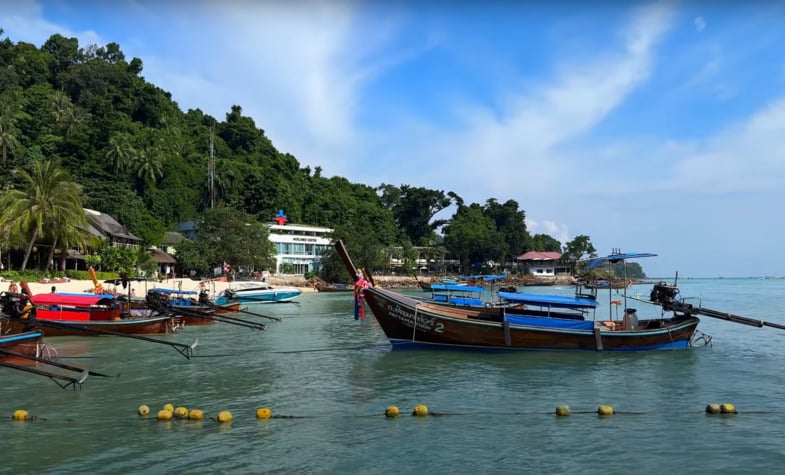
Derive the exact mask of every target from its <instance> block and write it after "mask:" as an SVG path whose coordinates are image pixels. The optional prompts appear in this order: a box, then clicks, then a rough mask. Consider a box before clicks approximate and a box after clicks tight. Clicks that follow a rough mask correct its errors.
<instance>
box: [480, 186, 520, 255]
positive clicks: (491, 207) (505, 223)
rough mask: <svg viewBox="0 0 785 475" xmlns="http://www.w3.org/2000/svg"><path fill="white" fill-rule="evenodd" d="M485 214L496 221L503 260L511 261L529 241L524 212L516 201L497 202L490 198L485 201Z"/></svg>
mask: <svg viewBox="0 0 785 475" xmlns="http://www.w3.org/2000/svg"><path fill="white" fill-rule="evenodd" d="M485 214H486V215H487V216H489V217H490V218H491V219H493V221H494V223H496V229H497V230H498V231H499V234H501V236H502V240H503V241H504V244H505V246H504V256H503V262H505V263H506V262H512V259H514V258H515V257H517V256H519V255H521V254H522V253H523V252H524V249H525V248H526V243H527V242H528V241H529V232H528V231H527V230H526V213H525V212H524V211H522V210H519V209H518V202H517V201H515V200H507V201H506V202H505V203H504V204H499V203H498V202H497V201H496V200H495V199H494V198H491V199H489V200H488V201H487V202H486V203H485Z"/></svg>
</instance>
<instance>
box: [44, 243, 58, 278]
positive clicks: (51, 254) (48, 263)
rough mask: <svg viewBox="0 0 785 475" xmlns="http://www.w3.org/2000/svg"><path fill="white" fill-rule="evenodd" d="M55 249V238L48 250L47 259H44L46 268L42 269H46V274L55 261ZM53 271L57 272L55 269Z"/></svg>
mask: <svg viewBox="0 0 785 475" xmlns="http://www.w3.org/2000/svg"><path fill="white" fill-rule="evenodd" d="M55 247H57V237H55V240H54V242H53V243H52V247H51V248H49V257H47V258H46V266H45V267H44V269H46V271H47V272H49V268H50V267H51V265H52V264H53V263H54V260H55ZM54 270H57V268H55V269H54Z"/></svg>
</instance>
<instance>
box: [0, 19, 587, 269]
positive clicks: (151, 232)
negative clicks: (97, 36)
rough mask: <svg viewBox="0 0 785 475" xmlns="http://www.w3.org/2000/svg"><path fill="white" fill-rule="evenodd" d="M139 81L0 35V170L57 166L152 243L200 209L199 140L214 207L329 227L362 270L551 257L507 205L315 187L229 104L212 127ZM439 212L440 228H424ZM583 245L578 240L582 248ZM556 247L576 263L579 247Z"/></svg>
mask: <svg viewBox="0 0 785 475" xmlns="http://www.w3.org/2000/svg"><path fill="white" fill-rule="evenodd" d="M2 37H3V34H2V30H0V38H2ZM143 73H144V68H143V60H142V59H140V58H130V59H129V58H126V57H125V55H124V54H123V52H122V50H121V48H120V45H118V44H116V43H109V44H107V45H105V46H96V45H79V44H78V41H77V39H75V38H66V37H63V36H61V35H59V34H55V35H52V36H51V37H50V38H49V39H48V40H47V41H46V42H45V43H44V44H43V45H41V46H40V47H37V46H35V45H32V44H28V43H24V42H18V43H15V42H13V41H12V40H11V39H10V38H2V40H0V162H1V163H2V165H3V168H4V169H6V170H25V171H28V172H31V171H32V170H33V169H34V164H35V163H38V162H42V161H45V160H54V161H56V163H58V164H59V166H61V167H62V168H63V169H65V170H67V171H68V172H70V174H71V176H72V177H73V179H74V181H75V182H77V183H78V184H80V185H81V186H82V199H83V205H84V207H87V208H92V209H96V210H99V211H102V212H105V213H108V214H110V215H112V216H114V217H115V218H116V219H117V220H118V221H119V222H121V223H123V224H124V225H126V226H128V227H129V228H130V230H131V231H132V232H133V233H134V234H136V235H137V236H140V237H142V238H143V239H144V240H145V242H146V243H147V244H150V245H157V244H159V243H160V242H161V240H162V238H163V235H164V232H165V231H167V230H174V229H175V227H176V225H177V223H180V222H183V221H189V220H199V219H201V217H202V216H203V214H204V212H205V210H207V209H208V208H210V207H211V201H213V200H211V196H210V192H209V189H208V159H209V156H210V141H211V136H212V137H213V142H214V156H215V175H214V184H215V186H214V193H215V194H214V203H215V206H216V207H228V208H233V209H236V210H239V211H241V212H243V213H247V215H249V216H251V217H253V218H255V219H257V220H259V221H260V222H269V221H271V220H272V217H273V216H274V215H275V213H276V212H277V210H278V209H285V210H286V214H287V216H288V217H289V220H290V222H292V223H306V224H314V225H321V226H328V227H332V228H334V229H335V230H336V235H337V237H340V238H343V239H344V240H345V241H346V242H347V244H348V245H349V247H350V250H352V251H353V253H354V254H355V255H356V256H357V258H358V259H359V260H360V261H361V262H360V263H361V264H362V265H367V266H371V267H374V266H377V265H381V263H383V262H384V259H385V256H386V254H387V253H388V251H385V250H386V249H387V250H388V249H390V248H393V247H401V246H403V248H404V249H410V248H411V246H412V245H426V246H431V247H434V248H445V247H446V251H447V252H448V253H449V254H450V255H451V256H453V257H454V258H456V259H460V260H461V261H462V262H464V263H465V264H466V265H467V266H468V265H472V264H474V263H484V262H487V261H495V262H507V261H509V260H510V259H511V258H513V257H515V256H517V255H519V254H521V253H523V252H525V251H527V250H532V249H534V250H563V249H562V243H560V242H559V241H557V240H555V239H554V238H552V237H550V236H546V235H537V236H531V235H530V234H529V233H528V231H527V229H526V224H525V213H524V211H523V210H521V209H519V204H518V203H517V202H515V201H514V200H507V201H505V202H504V203H500V202H498V201H497V200H496V199H495V198H493V197H489V198H488V200H487V202H486V203H485V204H483V205H480V204H476V203H473V204H468V205H467V204H465V203H464V202H463V200H462V199H461V198H460V196H459V190H447V191H444V190H431V189H427V188H422V187H413V186H408V185H406V184H401V185H390V184H384V183H382V182H383V181H384V177H379V178H380V184H378V185H367V184H357V183H350V182H349V181H348V180H346V179H345V178H342V177H324V176H322V175H321V169H320V167H316V168H315V169H313V170H311V169H310V168H309V167H301V166H300V163H299V162H298V160H297V158H296V157H294V156H292V155H290V154H288V153H286V152H285V151H279V150H277V149H276V147H275V146H274V144H273V143H272V141H271V140H270V139H269V138H268V137H267V136H266V135H265V132H264V130H263V129H262V128H260V127H259V126H258V125H257V124H256V123H255V122H254V120H253V119H252V118H250V117H247V116H244V115H243V112H242V107H241V106H240V105H234V106H232V107H231V109H230V110H229V111H227V113H226V115H225V117H222V118H220V119H219V118H215V117H212V116H210V115H208V114H205V113H204V112H202V111H201V110H199V109H195V110H188V111H183V110H181V109H180V107H179V106H178V105H177V103H176V102H174V101H173V100H172V97H171V94H170V93H169V92H167V91H164V90H162V89H160V88H158V87H156V86H155V85H154V84H151V83H149V82H147V81H146V80H145V78H144V74H143ZM19 185H20V181H19V176H18V175H17V174H13V173H4V174H2V175H0V188H2V189H3V190H10V189H13V188H16V187H18V186H19ZM450 206H454V209H455V210H456V212H455V214H454V215H453V216H452V218H451V219H449V220H441V221H438V220H437V221H434V219H433V218H434V216H435V215H436V214H437V213H438V212H439V211H442V210H443V209H446V208H448V207H450ZM437 229H440V230H441V231H442V232H443V236H444V238H442V235H441V234H437V232H436V231H437ZM44 234H45V233H44ZM583 238H584V241H580V242H579V243H578V244H581V243H588V244H589V246H590V245H591V244H590V243H589V242H588V239H586V237H585V236H583ZM40 239H46V236H45V235H42V236H41V237H40ZM9 244H10V241H7V242H5V243H4V244H3V245H2V246H3V247H8V246H9ZM565 244H566V243H565ZM591 249H592V250H593V248H591ZM569 251H570V252H573V253H576V254H578V255H577V256H576V257H580V254H583V253H584V252H585V251H587V248H586V247H585V246H584V247H582V248H581V247H580V246H573V247H572V248H570V249H569Z"/></svg>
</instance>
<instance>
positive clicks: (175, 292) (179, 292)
mask: <svg viewBox="0 0 785 475" xmlns="http://www.w3.org/2000/svg"><path fill="white" fill-rule="evenodd" d="M150 292H157V293H159V294H166V295H196V294H197V293H198V292H197V291H195V290H177V289H166V288H163V287H153V288H152V289H150Z"/></svg>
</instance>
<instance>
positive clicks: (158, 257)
mask: <svg viewBox="0 0 785 475" xmlns="http://www.w3.org/2000/svg"><path fill="white" fill-rule="evenodd" d="M150 254H151V255H152V256H153V259H155V262H157V263H159V264H176V263H177V259H175V258H174V257H173V256H172V255H171V254H167V253H165V252H164V251H162V250H160V249H150Z"/></svg>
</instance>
